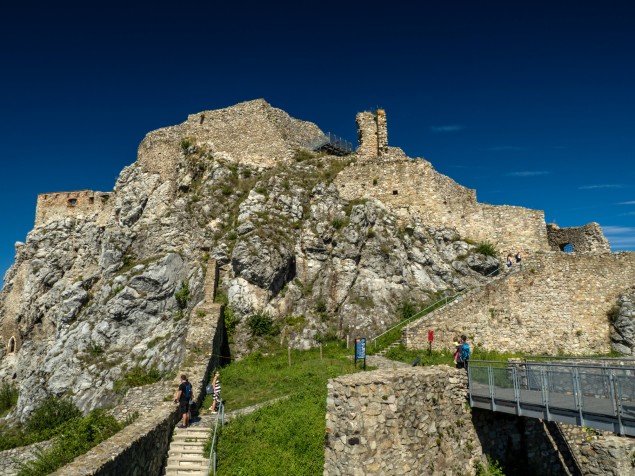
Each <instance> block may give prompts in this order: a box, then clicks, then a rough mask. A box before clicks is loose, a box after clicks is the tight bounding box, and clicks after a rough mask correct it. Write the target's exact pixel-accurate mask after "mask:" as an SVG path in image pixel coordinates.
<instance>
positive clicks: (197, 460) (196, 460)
mask: <svg viewBox="0 0 635 476" xmlns="http://www.w3.org/2000/svg"><path fill="white" fill-rule="evenodd" d="M207 463H209V460H208V459H207V458H203V456H202V455H201V454H200V453H199V454H198V455H193V456H188V457H183V456H178V457H174V458H170V461H169V462H168V465H167V468H185V469H191V468H193V467H196V468H198V467H202V466H205V467H207Z"/></svg>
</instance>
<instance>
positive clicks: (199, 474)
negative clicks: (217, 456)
mask: <svg viewBox="0 0 635 476" xmlns="http://www.w3.org/2000/svg"><path fill="white" fill-rule="evenodd" d="M165 476H207V466H205V467H204V468H191V469H183V468H165Z"/></svg>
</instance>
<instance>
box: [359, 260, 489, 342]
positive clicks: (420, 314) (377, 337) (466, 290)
mask: <svg viewBox="0 0 635 476" xmlns="http://www.w3.org/2000/svg"><path fill="white" fill-rule="evenodd" d="M500 269H501V266H500V265H499V266H498V267H497V268H496V269H495V270H494V271H492V272H491V273H488V274H486V275H485V277H486V278H489V277H490V276H492V275H493V274H494V273H498V272H500ZM480 286H481V285H480V284H479V285H475V286H472V287H469V288H465V289H463V290H462V291H459V292H458V293H456V294H453V295H451V296H446V297H445V298H443V299H439V300H438V301H435V302H433V303H432V304H430V305H429V306H428V307H426V308H425V309H423V310H421V311H419V312H417V313H416V314H414V315H412V316H410V317H409V318H408V319H404V320H403V321H401V322H399V323H398V324H395V325H394V326H392V327H391V328H390V329H388V330H387V331H384V332H382V333H381V334H379V335H377V336H375V337H373V338H372V339H371V341H372V342H373V345H374V346H375V347H377V339H379V338H380V337H382V336H384V335H386V334H388V333H389V332H390V331H392V330H394V329H396V328H397V327H399V326H402V325H404V324H406V323H408V322H409V321H411V320H413V319H415V318H417V317H421V316H424V315H425V314H426V311H429V310H430V309H432V308H434V306H436V305H437V304H439V303H441V302H443V301H445V303H444V304H443V305H442V306H439V307H437V308H436V309H432V310H433V311H436V310H438V309H443V308H444V307H445V306H446V305H447V304H448V303H450V302H452V301H454V300H455V299H456V298H458V297H459V296H461V295H463V294H466V293H468V292H470V291H472V290H473V289H477V288H479V287H480Z"/></svg>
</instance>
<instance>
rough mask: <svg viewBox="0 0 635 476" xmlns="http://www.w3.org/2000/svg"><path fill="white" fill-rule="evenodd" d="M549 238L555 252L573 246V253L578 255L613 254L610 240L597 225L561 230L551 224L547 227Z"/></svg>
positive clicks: (589, 224) (588, 224)
mask: <svg viewBox="0 0 635 476" xmlns="http://www.w3.org/2000/svg"><path fill="white" fill-rule="evenodd" d="M547 238H548V239H549V246H550V247H551V249H552V250H553V251H564V250H565V246H566V245H571V246H572V250H571V251H573V252H576V253H610V252H611V246H610V245H609V240H607V239H606V237H605V236H604V233H602V228H601V227H600V225H598V224H597V223H587V224H586V225H584V226H576V227H569V228H560V227H559V226H558V225H556V224H555V223H550V224H548V225H547Z"/></svg>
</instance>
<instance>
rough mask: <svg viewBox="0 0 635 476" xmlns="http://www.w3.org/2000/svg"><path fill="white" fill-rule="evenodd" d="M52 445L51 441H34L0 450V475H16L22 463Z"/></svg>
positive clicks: (35, 456)
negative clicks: (26, 444) (18, 446)
mask: <svg viewBox="0 0 635 476" xmlns="http://www.w3.org/2000/svg"><path fill="white" fill-rule="evenodd" d="M50 446H51V444H50V442H49V441H42V442H40V443H34V444H32V445H29V446H23V447H22V448H13V449H11V450H5V451H0V476H14V475H16V474H18V472H19V471H20V468H21V467H22V464H24V463H26V462H28V461H31V460H33V459H35V458H37V455H38V453H39V452H40V451H42V450H46V449H47V448H49V447H50Z"/></svg>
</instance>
